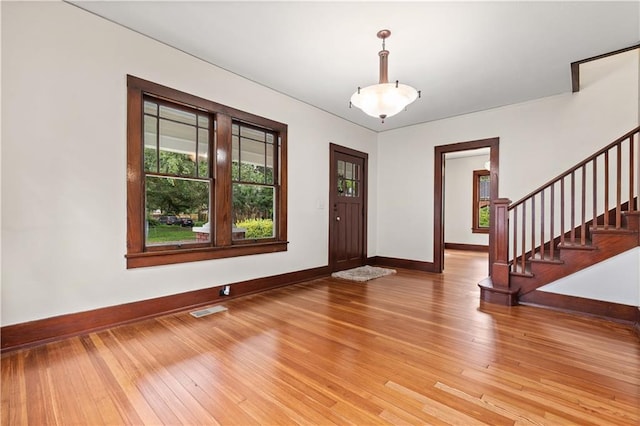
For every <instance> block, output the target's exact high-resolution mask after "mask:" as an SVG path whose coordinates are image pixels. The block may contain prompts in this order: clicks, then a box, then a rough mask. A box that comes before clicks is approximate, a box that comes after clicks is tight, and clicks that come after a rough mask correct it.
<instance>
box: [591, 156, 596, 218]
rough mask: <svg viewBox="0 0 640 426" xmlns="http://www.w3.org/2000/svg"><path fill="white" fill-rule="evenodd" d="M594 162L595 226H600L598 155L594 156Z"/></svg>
mask: <svg viewBox="0 0 640 426" xmlns="http://www.w3.org/2000/svg"><path fill="white" fill-rule="evenodd" d="M591 163H592V169H593V170H592V172H593V176H592V179H591V180H592V182H593V183H592V185H593V188H592V189H593V227H594V228H595V227H597V226H598V157H596V158H594V159H593V161H592V162H591Z"/></svg>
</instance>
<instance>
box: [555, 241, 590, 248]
mask: <svg viewBox="0 0 640 426" xmlns="http://www.w3.org/2000/svg"><path fill="white" fill-rule="evenodd" d="M557 247H558V248H561V249H572V250H596V249H597V248H598V247H596V246H594V245H593V244H592V243H591V240H586V241H585V243H584V244H582V243H580V241H579V240H576V241H575V242H571V241H567V240H565V242H564V243H560V244H558V246H557Z"/></svg>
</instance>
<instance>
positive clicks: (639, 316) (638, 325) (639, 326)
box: [633, 308, 640, 338]
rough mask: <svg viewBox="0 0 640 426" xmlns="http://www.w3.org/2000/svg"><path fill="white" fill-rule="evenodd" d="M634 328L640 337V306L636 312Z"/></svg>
mask: <svg viewBox="0 0 640 426" xmlns="http://www.w3.org/2000/svg"><path fill="white" fill-rule="evenodd" d="M633 329H634V330H635V332H636V334H637V335H638V337H639V338H640V308H638V311H637V312H636V322H635V324H633Z"/></svg>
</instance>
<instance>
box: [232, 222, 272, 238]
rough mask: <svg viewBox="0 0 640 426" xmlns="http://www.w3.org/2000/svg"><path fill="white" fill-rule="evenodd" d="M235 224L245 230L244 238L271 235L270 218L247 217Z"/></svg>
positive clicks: (267, 236) (269, 236)
mask: <svg viewBox="0 0 640 426" xmlns="http://www.w3.org/2000/svg"><path fill="white" fill-rule="evenodd" d="M235 226H236V227H237V228H243V229H245V230H246V233H245V238H246V239H257V238H272V237H273V220H271V219H247V220H243V221H241V222H236V225H235Z"/></svg>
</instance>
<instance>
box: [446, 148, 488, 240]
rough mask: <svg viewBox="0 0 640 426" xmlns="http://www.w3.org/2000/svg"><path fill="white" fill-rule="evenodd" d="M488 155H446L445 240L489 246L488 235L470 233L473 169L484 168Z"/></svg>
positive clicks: (471, 224) (471, 223)
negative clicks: (451, 156)
mask: <svg viewBox="0 0 640 426" xmlns="http://www.w3.org/2000/svg"><path fill="white" fill-rule="evenodd" d="M487 161H489V155H488V154H483V155H474V156H469V157H455V158H449V155H446V156H445V167H444V169H445V173H444V174H445V178H444V182H445V183H444V241H445V243H456V244H473V245H482V246H487V245H489V234H479V233H475V234H474V233H473V232H472V231H471V228H472V226H473V171H474V170H483V169H484V163H485V162H487Z"/></svg>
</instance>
